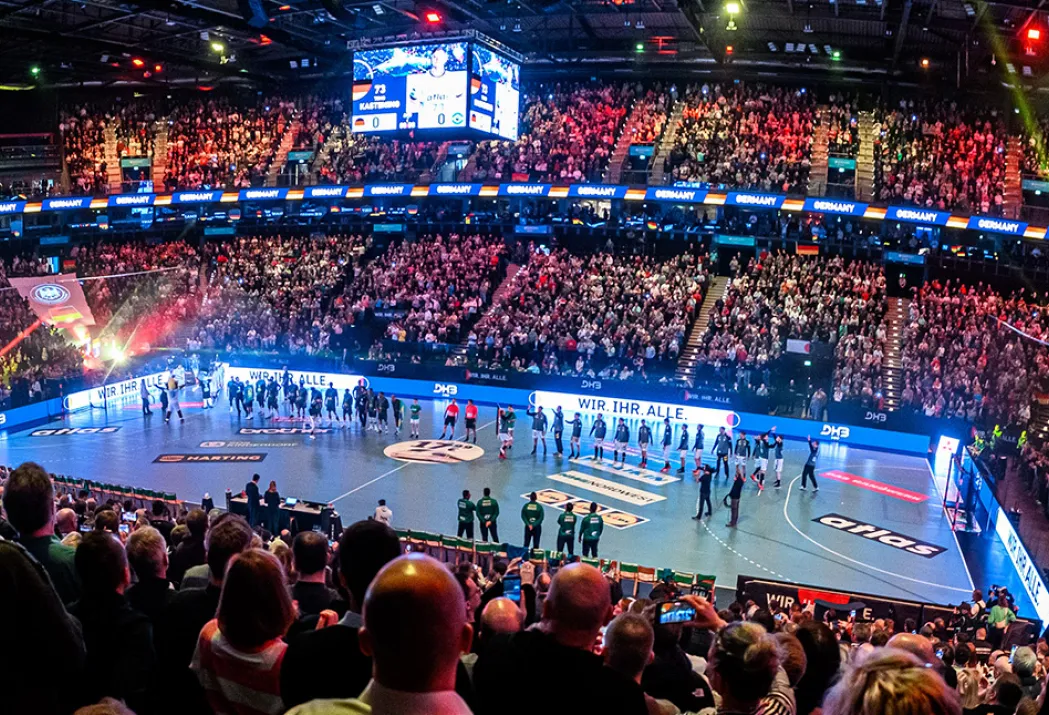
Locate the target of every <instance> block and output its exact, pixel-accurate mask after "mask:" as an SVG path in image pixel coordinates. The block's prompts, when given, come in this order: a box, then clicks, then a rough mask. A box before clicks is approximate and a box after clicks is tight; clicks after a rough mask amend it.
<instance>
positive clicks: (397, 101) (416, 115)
mask: <svg viewBox="0 0 1049 715" xmlns="http://www.w3.org/2000/svg"><path fill="white" fill-rule="evenodd" d="M468 62H469V44H468V43H466V42H443V43H434V44H423V45H413V46H398V47H387V48H382V49H374V50H371V49H369V50H361V51H358V52H356V53H355V54H354V57H353V131H354V132H357V133H361V132H396V131H404V130H415V129H465V128H466V126H467V124H466V92H467V84H468V77H467V75H468V70H469V65H468Z"/></svg>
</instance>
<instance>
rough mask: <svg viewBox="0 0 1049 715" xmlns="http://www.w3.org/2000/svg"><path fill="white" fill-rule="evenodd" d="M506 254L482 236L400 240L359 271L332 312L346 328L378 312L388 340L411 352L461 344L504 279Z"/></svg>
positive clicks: (502, 244) (497, 242)
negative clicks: (423, 347) (415, 346)
mask: <svg viewBox="0 0 1049 715" xmlns="http://www.w3.org/2000/svg"><path fill="white" fill-rule="evenodd" d="M506 252H507V249H506V243H505V241H504V240H503V239H502V238H500V237H495V236H482V235H478V234H475V235H461V234H458V233H452V234H449V235H448V236H442V235H440V234H438V235H436V236H423V237H419V239H418V240H415V241H402V242H401V243H399V244H398V245H396V246H393V247H390V248H388V249H387V250H386V251H385V252H383V253H382V254H381V255H379V256H377V257H376V258H375V259H374V260H372V261H371V262H370V263H368V264H367V265H365V266H362V267H360V269H359V270H357V272H356V275H355V276H354V277H353V280H352V281H350V282H348V283H347V285H346V288H345V290H344V291H343V293H342V294H341V295H340V296H338V297H337V298H336V300H335V301H334V304H333V311H332V312H333V313H334V314H335V315H337V316H341V319H342V320H343V321H345V322H347V323H357V322H358V321H361V320H369V319H370V318H371V317H374V316H375V315H376V314H377V313H378V314H380V315H382V316H384V319H386V320H388V325H387V327H386V333H385V334H386V337H387V338H388V339H389V340H392V341H395V342H398V343H405V344H406V347H409V349H410V346H411V345H413V344H423V345H426V346H431V347H432V346H434V345H436V344H438V343H441V344H457V343H458V342H459V341H460V340H461V331H462V330H463V328H464V327H469V326H470V325H472V324H473V322H474V321H475V320H477V317H478V316H479V315H480V313H481V311H482V310H484V308H485V306H487V305H488V303H489V301H490V300H491V298H492V291H494V290H495V287H496V286H498V285H499V282H500V281H501V280H502V277H503V275H504V273H505V270H506V260H505V257H506Z"/></svg>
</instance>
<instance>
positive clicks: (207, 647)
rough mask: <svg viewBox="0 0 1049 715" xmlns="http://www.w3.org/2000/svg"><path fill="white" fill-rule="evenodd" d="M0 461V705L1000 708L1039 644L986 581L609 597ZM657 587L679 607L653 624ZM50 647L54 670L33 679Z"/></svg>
mask: <svg viewBox="0 0 1049 715" xmlns="http://www.w3.org/2000/svg"><path fill="white" fill-rule="evenodd" d="M3 476H4V477H5V479H4V483H3V485H2V486H3V489H4V492H3V494H4V501H3V507H4V511H3V518H2V519H0V534H2V536H3V538H2V539H0V564H2V565H3V567H4V568H3V569H2V573H4V574H5V575H6V576H5V578H2V579H0V596H2V597H3V599H4V603H5V604H7V605H8V606H9V607H12V608H17V612H18V614H19V618H14V619H9V620H10V623H9V624H8V635H9V637H11V638H12V639H13V640H12V643H13V644H18V646H17V647H18V651H19V652H18V656H19V657H17V658H12V659H11V661H10V663H9V664H8V667H6V668H5V669H4V671H3V673H2V675H0V682H3V683H4V684H5V686H6V687H5V688H4V698H3V702H4V704H5V707H7V708H11V712H16V713H21V712H34V713H39V714H40V715H52V714H54V715H60V714H63V713H69V712H72V711H73V710H75V709H77V708H83V709H81V710H79V711H78V713H80V715H89V714H91V713H109V714H114V715H127V713H138V714H139V715H152V714H153V713H158V714H161V715H167V714H168V713H191V714H194V715H195V714H196V713H201V714H203V713H266V714H272V715H279V714H281V713H285V712H289V713H292V714H293V715H329V714H333V713H375V715H429V714H432V713H441V714H445V715H469V714H470V713H477V714H478V715H496V714H499V715H504V714H505V715H518V714H519V713H520V714H522V715H523V714H524V713H531V712H534V708H535V703H534V701H533V699H531V698H526V697H518V696H511V695H508V693H507V684H508V683H512V682H524V683H542V684H544V686H543V687H544V688H545V689H546V694H547V695H548V696H549V697H547V698H546V699H545V700H544V705H543V707H544V709H545V710H546V711H547V712H549V713H551V715H562V714H565V715H567V714H568V713H578V712H582V711H587V710H593V711H596V712H615V713H621V714H622V715H646V714H657V713H658V714H661V715H671V714H673V713H712V714H713V713H716V714H717V715H729V714H734V713H747V714H748V715H753V714H755V713H762V714H764V715H814V714H821V715H873V714H874V713H889V712H892V713H907V714H908V715H909V714H912V713H914V714H916V713H935V714H938V715H962V713H966V714H972V715H983V714H985V713H987V714H989V713H994V714H995V715H997V714H999V713H1000V714H1001V715H1014V714H1019V713H1036V712H1038V711H1039V707H1040V705H1039V704H1038V703H1040V702H1042V699H1043V698H1044V697H1045V693H1044V690H1045V678H1046V669H1047V662H1046V660H1047V658H1049V646H1047V645H1046V643H1045V641H1044V639H1039V640H1038V641H1037V643H1036V644H1035V643H1032V641H1033V640H1034V638H1033V636H1030V635H1028V634H1027V633H1026V630H1025V626H1023V625H1022V624H1021V623H1018V622H1016V610H1015V609H1016V607H1015V604H1014V602H1013V600H1012V597H1011V595H1010V594H1009V593H1008V591H1007V590H1005V589H1001V590H999V591H997V592H995V593H991V594H989V598H988V599H986V600H985V599H984V596H983V594H982V593H981V592H979V591H976V592H974V593H973V595H972V599H971V602H965V603H961V604H959V605H958V606H956V607H955V608H954V609H953V612H952V613H950V614H949V615H947V616H945V617H942V618H936V619H934V620H932V621H930V622H927V623H924V624H918V623H915V622H914V620H913V619H910V618H903V617H902V616H896V615H892V616H889V617H877V618H874V617H872V618H868V619H864V618H862V616H861V617H860V618H857V615H858V614H862V613H864V612H863V611H860V612H858V613H857V614H853V615H847V614H839V613H838V612H836V611H835V610H834V609H833V608H828V607H827V606H826V604H824V603H816V602H801V601H789V602H788V603H789V605H786V606H779V605H771V606H769V607H768V608H765V607H762V606H760V605H759V604H757V603H755V602H754V601H746V602H742V603H741V602H739V601H733V602H732V603H729V604H726V607H725V608H723V609H721V610H718V609H717V608H716V606H715V604H713V603H711V602H708V601H707V600H706V599H704V598H702V597H701V596H696V595H690V594H687V593H682V592H681V591H680V589H679V587H678V586H677V585H676V584H675V583H674V582H673V581H672V580H671V579H667V580H666V581H663V582H659V583H657V584H655V585H654V587H652V588H650V589H644V590H643V591H642V592H641V594H636V595H635V596H634V597H626V596H625V594H624V589H623V582H622V577H621V574H620V573H619V571H618V569H617V568H616V566H615V564H614V563H613V564H612V566H611V568H609V569H608V570H607V571H602V570H599V569H597V568H595V567H593V566H590V565H587V564H584V563H578V562H577V561H576V560H575V559H573V560H572V561H574V562H569V563H564V562H561V563H546V564H543V565H536V564H535V563H533V562H530V561H522V560H521V559H520V558H514V559H511V560H509V561H506V560H503V559H501V558H494V559H490V560H486V561H487V567H486V568H481V566H480V565H475V564H474V563H471V562H470V561H469V560H463V559H455V561H454V562H448V563H443V562H441V561H438V560H437V559H435V558H433V557H431V556H427V555H424V554H420V553H413V554H408V555H403V550H402V545H401V543H400V542H399V540H398V537H397V535H396V533H395V532H394V531H393V530H392V529H391V528H390V527H389V526H387V525H386V524H384V523H382V522H380V521H377V520H372V519H369V520H365V521H358V522H356V523H353V524H351V525H350V526H349V527H347V528H346V529H345V530H343V531H341V533H333V534H331V536H332V537H334V541H333V542H331V544H330V543H329V540H328V539H329V535H327V534H323V533H320V532H315V531H298V532H296V531H295V529H294V524H292V528H291V529H286V530H283V531H281V532H280V533H277V534H274V533H272V532H270V531H268V530H267V529H266V528H264V527H263V526H261V525H254V526H253V525H252V524H250V523H249V521H247V520H245V519H244V518H243V517H241V516H237V515H234V514H231V513H225V512H222V511H221V510H218V509H212V510H210V511H204V510H202V509H193V510H191V511H188V512H184V511H181V510H180V512H179V513H174V514H172V513H170V512H169V505H167V504H165V503H164V502H159V501H158V502H154V503H153V504H152V507H151V508H150V509H145V508H140V509H138V510H135V509H134V505H133V504H131V503H120V502H117V501H115V500H112V499H111V500H108V501H107V502H106V503H97V502H96V501H95V500H94V499H93V498H91V496H90V494H89V493H87V492H79V493H67V494H62V495H56V493H55V490H54V487H53V485H52V482H51V478H50V476H49V475H48V474H47V473H46V471H44V469H43V468H42V467H40V466H39V465H37V464H34V463H25V464H22V465H21V466H19V467H18V468H17V469H14V470H12V471H10V472H8V470H6V469H4V470H3ZM122 525H123V526H122ZM438 555H439V554H438ZM508 576H509V577H515V578H519V581H518V582H517V583H519V588H520V596H519V598H518V600H517V601H514V600H511V599H510V598H507V596H508V595H509V594H508V593H507V591H506V583H507V582H506V579H507V577H508ZM674 601H683V602H684V603H685V604H686V605H688V606H689V607H691V608H692V609H693V610H694V615H692V616H691V617H690V618H689V619H688V620H684V621H679V622H673V623H666V624H661V623H659V622H658V619H657V618H655V613H656V612H657V609H658V608H659V606H660V605H661V604H664V603H668V602H674ZM890 613H891V612H890ZM897 619H899V620H897ZM919 626H920V627H919ZM114 633H118V634H119V647H114V644H113V638H114V635H113V634H114ZM56 662H57V663H61V666H62V687H55V684H54V682H53V680H52V679H49V678H43V677H40V674H41V672H48V665H49V664H54V663H56ZM566 673H568V674H570V675H571V678H569V679H566V678H565V675H566ZM14 684H17V685H18V687H13V685H14ZM95 703H97V705H93V704H95Z"/></svg>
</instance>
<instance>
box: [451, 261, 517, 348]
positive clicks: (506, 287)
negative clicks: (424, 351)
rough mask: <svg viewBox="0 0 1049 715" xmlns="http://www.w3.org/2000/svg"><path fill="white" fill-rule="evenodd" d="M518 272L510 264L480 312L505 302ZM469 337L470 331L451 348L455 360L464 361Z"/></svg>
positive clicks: (514, 264) (512, 264) (515, 266)
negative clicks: (504, 275)
mask: <svg viewBox="0 0 1049 715" xmlns="http://www.w3.org/2000/svg"><path fill="white" fill-rule="evenodd" d="M520 270H521V266H519V265H517V264H516V263H511V264H510V265H508V266H507V267H506V278H504V279H503V282H502V283H500V284H499V285H498V287H496V289H495V291H494V292H493V293H492V299H491V300H490V301H488V305H487V306H485V307H483V308H482V309H481V310H482V312H488V311H490V310H492V309H493V308H494V307H495V306H497V305H499V304H500V303H502V302H503V300H505V298H506V294H507V293H509V292H510V288H511V286H513V283H514V278H516V277H517V274H518V273H519V272H520ZM469 337H470V331H469V330H467V331H466V332H465V333H464V334H463V335H462V339H461V340H460V341H459V344H458V345H456V346H455V347H453V348H452V355H453V356H454V357H455V358H456V359H457V360H458V359H460V358H462V359H464V360H465V359H466V353H467V350H466V348H467V346H468V345H469V343H470V340H469Z"/></svg>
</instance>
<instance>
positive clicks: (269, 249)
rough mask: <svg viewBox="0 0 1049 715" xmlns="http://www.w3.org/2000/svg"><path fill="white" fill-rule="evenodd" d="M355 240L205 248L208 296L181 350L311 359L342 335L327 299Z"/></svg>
mask: <svg viewBox="0 0 1049 715" xmlns="http://www.w3.org/2000/svg"><path fill="white" fill-rule="evenodd" d="M364 243H365V242H364V240H363V239H362V238H361V237H360V236H356V235H336V236H326V237H323V238H312V237H286V236H281V235H276V236H250V237H240V238H236V239H233V240H231V241H224V242H221V243H209V244H206V245H205V248H204V259H205V262H206V265H207V271H208V276H207V281H208V282H207V288H206V291H205V295H204V299H203V301H202V305H201V307H200V314H199V316H198V317H197V318H196V320H195V322H194V325H193V330H192V335H191V336H190V337H189V339H188V341H187V344H186V345H179V346H178V347H188V348H190V349H200V348H208V349H218V350H238V351H240V350H252V351H257V350H266V351H274V350H276V351H280V352H286V353H291V354H293V355H294V354H301V353H305V354H307V355H313V354H316V353H319V352H324V351H327V350H328V349H329V348H330V346H331V340H332V336H334V335H339V334H341V333H342V328H343V325H342V322H341V321H340V320H338V319H337V317H336V316H337V311H331V310H328V308H329V301H330V299H331V295H332V292H333V290H334V289H335V288H336V286H338V285H340V284H341V283H342V281H344V280H345V279H346V277H347V276H348V275H352V273H353V266H354V263H355V261H356V260H357V258H358V256H359V254H360V252H361V251H362V250H363V248H364Z"/></svg>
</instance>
